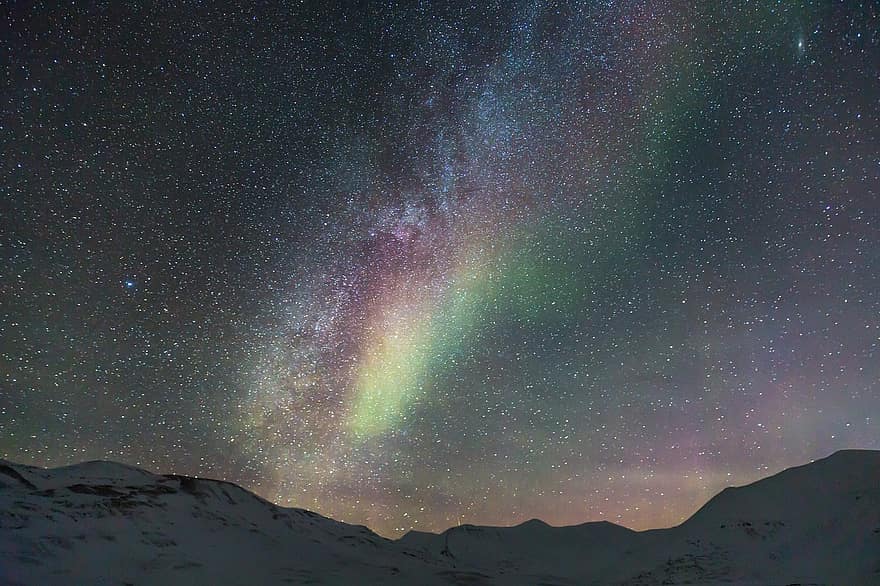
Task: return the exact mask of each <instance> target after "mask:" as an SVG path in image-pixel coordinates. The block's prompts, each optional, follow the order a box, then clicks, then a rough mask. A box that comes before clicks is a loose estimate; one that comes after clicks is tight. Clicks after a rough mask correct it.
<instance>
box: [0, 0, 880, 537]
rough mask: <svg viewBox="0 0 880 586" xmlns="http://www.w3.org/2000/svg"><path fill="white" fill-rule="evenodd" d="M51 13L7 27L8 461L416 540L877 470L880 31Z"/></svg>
mask: <svg viewBox="0 0 880 586" xmlns="http://www.w3.org/2000/svg"><path fill="white" fill-rule="evenodd" d="M54 4H55V3H52V2H49V3H33V2H10V3H7V4H6V5H5V7H4V8H3V9H2V10H3V13H2V18H0V39H2V40H0V75H2V79H0V145H2V159H0V178H2V179H0V190H2V191H0V456H2V457H3V458H7V459H11V460H15V461H18V462H21V463H29V464H38V465H44V466H57V465H63V464H69V463H74V462H77V461H82V460H90V459H110V460H117V461H122V462H127V463H131V464H135V465H140V466H143V467H146V468H148V469H151V470H156V471H161V472H172V471H173V472H177V473H181V474H191V475H200V476H207V477H213V478H222V479H226V480H229V481H232V482H236V483H238V484H241V485H242V486H244V487H246V488H248V489H251V490H254V491H255V492H257V493H258V494H260V495H262V496H264V497H266V498H268V499H270V500H272V501H274V502H277V503H279V504H283V505H289V506H299V507H304V508H308V509H311V510H315V511H317V512H320V513H322V514H324V515H328V516H331V517H334V518H336V519H340V520H344V521H347V522H354V523H362V524H366V525H368V526H369V527H371V528H373V529H374V530H376V531H378V532H379V533H381V534H383V535H387V536H396V535H399V534H400V533H402V532H403V531H406V530H409V529H410V528H417V529H423V530H433V531H440V530H443V529H445V528H447V527H450V526H453V525H457V524H459V523H478V524H497V525H510V524H516V523H519V522H522V521H524V520H526V519H529V518H532V517H539V518H542V519H544V520H545V521H547V522H549V523H551V524H573V523H580V522H585V521H591V520H600V519H607V520H610V521H613V522H616V523H620V524H623V525H626V526H629V527H632V528H637V529H644V528H649V527H659V526H668V525H671V524H674V523H677V522H679V521H681V520H682V519H684V518H685V517H687V516H689V515H690V514H691V513H692V512H693V511H694V510H695V509H696V508H697V507H698V506H699V505H701V504H702V503H703V502H705V501H706V500H707V499H708V498H709V497H711V496H712V495H713V494H714V493H715V492H717V491H718V490H720V489H721V488H723V487H724V486H726V485H729V484H743V483H746V482H749V481H752V480H755V479H757V478H760V477H763V476H766V475H768V474H770V473H773V472H776V471H778V470H780V469H782V468H784V467H787V466H792V465H796V464H802V463H806V462H807V461H809V460H810V459H813V458H818V457H823V456H826V455H828V454H829V453H831V452H833V451H834V450H837V449H840V448H845V447H850V448H873V449H880V3H878V2H857V1H846V2H840V1H833V2H832V1H830V0H829V1H822V2H820V1H816V2H809V1H797V0H791V1H778V2H777V1H769V0H753V1H750V2H746V1H736V2H702V1H700V2H697V1H693V2H686V1H683V0H622V1H618V2H611V1H598V0H593V1H589V2H582V3H571V4H567V3H561V2H549V1H548V2H540V1H538V2H536V1H531V2H513V1H511V2H507V1H504V2H482V1H480V2H471V3H460V2H415V1H413V2H391V1H387V2H381V3H380V2H362V3H357V4H355V3H354V2H352V3H348V2H345V3H339V4H341V5H344V7H334V6H332V4H333V3H325V2H314V3H308V2H299V3H294V2H290V3H287V4H288V6H287V7H285V8H280V7H278V6H276V3H274V2H266V3H261V4H260V5H259V6H258V7H256V8H249V9H241V8H237V7H232V6H224V5H222V3H214V2H176V3H173V5H172V3H168V4H164V3H162V4H156V5H152V4H151V3H148V2H110V1H108V2H100V3H94V2H93V3H88V2H83V3H76V4H73V3H71V5H67V6H63V7H58V6H54ZM59 4H62V3H59ZM63 4H67V3H63Z"/></svg>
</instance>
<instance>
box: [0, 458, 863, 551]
mask: <svg viewBox="0 0 880 586" xmlns="http://www.w3.org/2000/svg"><path fill="white" fill-rule="evenodd" d="M843 452H873V453H877V454H880V450H872V449H865V448H840V449H837V450H835V451H834V452H832V453H830V454H828V455H826V456H821V457H818V458H815V459H811V460H809V461H807V462H803V463H801V464H794V465H791V466H785V467H783V468H782V469H780V470H777V471H775V472H769V473H767V474H765V475H763V476H758V477H757V478H756V479H754V480H752V481H748V482H745V483H743V484H728V485H726V486H724V487H723V488H721V489H720V490H717V491H715V492H714V493H713V494H712V495H711V496H710V497H709V498H708V499H707V500H705V501H704V502H702V503H699V504H698V505H697V506H696V507H695V508H694V510H693V511H692V512H691V513H689V514H687V515H685V517H684V518H682V519H681V520H680V521H678V522H676V523H675V524H672V525H663V526H657V527H644V528H633V527H628V526H626V525H623V524H621V523H617V522H615V521H612V520H609V519H593V520H586V521H580V522H574V523H571V524H565V525H559V524H553V523H550V522H547V521H545V520H544V519H541V518H538V517H531V518H527V519H523V520H522V521H519V522H513V523H512V524H506V525H492V524H486V523H479V522H470V521H468V522H459V523H458V524H457V525H450V526H449V527H447V528H445V529H440V530H435V531H428V530H425V531H423V530H421V529H420V528H418V527H416V528H412V529H409V530H408V531H406V532H403V533H399V534H397V535H387V534H383V533H381V532H379V531H376V530H375V529H373V528H372V527H369V526H366V525H363V526H365V527H367V529H369V530H370V531H372V532H373V533H375V534H376V535H379V536H380V537H384V538H386V539H390V540H392V541H398V540H400V539H402V538H403V537H404V536H406V534H407V533H409V532H411V531H416V532H420V533H430V534H432V535H441V534H443V533H445V532H447V531H449V530H452V529H455V528H456V527H480V528H485V529H505V528H507V529H509V528H514V527H519V526H521V525H526V524H528V523H532V522H538V523H542V524H544V525H546V526H548V527H551V528H555V529H559V528H565V527H578V526H581V525H590V524H595V523H609V524H612V525H616V526H618V527H622V528H624V529H628V530H630V531H635V532H637V533H642V532H645V531H658V530H664V529H672V528H674V527H678V526H679V525H681V524H683V523H685V522H687V521H688V520H689V519H690V518H691V517H693V516H694V515H695V514H697V513H698V512H699V511H700V510H701V509H702V508H703V507H705V506H706V505H707V504H708V503H709V502H711V501H712V500H713V499H714V498H715V497H716V496H718V495H719V494H721V493H722V492H723V491H724V490H726V489H728V488H744V487H747V486H751V485H753V484H757V483H759V482H761V481H764V480H767V479H770V478H773V477H775V476H778V475H779V474H781V473H783V472H786V471H788V470H792V469H795V468H801V467H805V466H809V465H811V464H815V463H817V462H820V461H823V460H828V459H831V458H833V457H835V456H838V455H839V454H841V453H843ZM2 460H3V461H5V462H7V463H9V464H12V465H19V466H34V467H36V468H39V469H42V470H57V469H61V468H71V467H77V466H80V465H83V464H91V463H96V464H112V465H122V466H126V467H133V468H136V469H139V470H143V471H146V472H148V473H150V474H153V475H156V476H164V475H178V474H179V473H178V472H175V471H173V470H172V471H157V470H151V469H149V468H144V467H142V466H140V465H137V464H130V463H126V462H118V461H114V460H84V461H78V462H74V463H72V464H64V465H60V466H53V467H45V466H39V465H34V464H25V463H22V462H13V461H11V460H7V459H5V458H3V459H2ZM185 476H187V475H185ZM193 478H197V479H199V480H205V481H209V482H221V483H228V484H233V485H234V486H239V487H240V488H243V489H244V490H246V491H248V492H249V493H251V494H253V495H255V496H257V497H259V498H262V499H263V500H266V501H267V502H269V503H271V504H273V505H275V506H278V507H281V508H301V507H285V505H283V504H280V503H277V502H274V501H272V500H270V499H267V498H265V497H264V496H262V495H260V494H258V493H256V492H254V491H253V490H251V489H250V488H248V487H245V486H241V485H239V484H236V483H235V482H232V481H230V480H226V479H223V478H211V477H205V476H195V477H193ZM307 510H308V509H307ZM312 512H315V513H318V514H321V513H320V511H312ZM322 516H323V517H325V518H327V519H331V520H333V521H338V522H340V523H346V521H345V520H343V519H336V518H333V517H329V516H327V515H322ZM349 524H351V525H358V524H356V523H349Z"/></svg>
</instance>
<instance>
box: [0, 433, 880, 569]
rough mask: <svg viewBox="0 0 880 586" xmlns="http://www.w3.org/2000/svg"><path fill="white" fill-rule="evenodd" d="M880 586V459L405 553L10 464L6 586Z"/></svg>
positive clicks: (456, 537) (129, 472) (85, 468)
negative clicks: (696, 506)
mask: <svg viewBox="0 0 880 586" xmlns="http://www.w3.org/2000/svg"><path fill="white" fill-rule="evenodd" d="M177 583H187V584H258V583H259V584H309V583H311V584H395V583H397V584H539V583H540V584H634V585H637V584H643V585H649V584H650V585H653V584H686V583H687V584H719V583H725V584H740V585H746V584H755V585H756V584H762V585H763V584H792V583H800V584H862V585H871V584H876V585H880V452H872V451H856V450H848V451H843V452H838V453H836V454H834V455H832V456H830V457H828V458H825V459H823V460H819V461H816V462H814V463H811V464H807V465H805V466H800V467H797V468H791V469H789V470H785V471H783V472H781V473H779V474H777V475H775V476H772V477H769V478H766V479H764V480H761V481H758V482H756V483H753V484H751V485H748V486H745V487H740V488H729V489H725V490H724V491H722V492H721V493H719V494H718V495H717V496H715V497H714V498H713V499H711V500H710V501H709V502H708V503H706V505H704V506H703V507H702V508H701V509H700V510H699V511H697V512H696V513H695V514H694V515H693V516H692V517H691V518H690V519H688V520H687V521H686V522H684V523H683V524H681V525H679V526H678V527H673V528H670V529H661V530H654V531H646V532H635V531H631V530H629V529H626V528H624V527H619V526H616V525H613V524H611V523H605V522H600V523H586V524H583V525H578V526H572V527H550V526H549V525H546V524H545V523H543V522H541V521H537V520H533V521H529V522H526V523H523V524H522V525H518V526H516V527H475V526H471V525H465V526H461V527H455V528H453V529H450V530H448V531H446V532H444V533H442V534H440V535H435V534H428V533H419V532H412V533H409V534H407V535H406V536H404V537H403V538H402V539H400V540H398V541H396V542H395V541H391V540H387V539H384V538H382V537H380V536H378V535H376V534H374V533H372V532H371V531H369V530H368V529H366V528H364V527H358V526H352V525H347V524H344V523H339V522H336V521H333V520H331V519H327V518H325V517H322V516H320V515H317V514H315V513H311V512H309V511H305V510H302V509H287V508H282V507H278V506H275V505H273V504H272V503H269V502H267V501H265V500H263V499H261V498H259V497H257V496H256V495H254V494H252V493H250V492H248V491H246V490H244V489H242V488H240V487H238V486H236V485H234V484H230V483H227V482H222V481H215V480H205V479H197V478H191V477H186V476H177V475H165V476H160V475H156V474H151V473H149V472H146V471H144V470H140V469H138V468H134V467H131V466H126V465H123V464H116V463H112V462H86V463H83V464H78V465H75V466H69V467H64V468H56V469H42V468H34V467H30V466H23V465H18V464H13V463H10V462H6V461H2V460H0V584H49V585H51V584H177Z"/></svg>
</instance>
